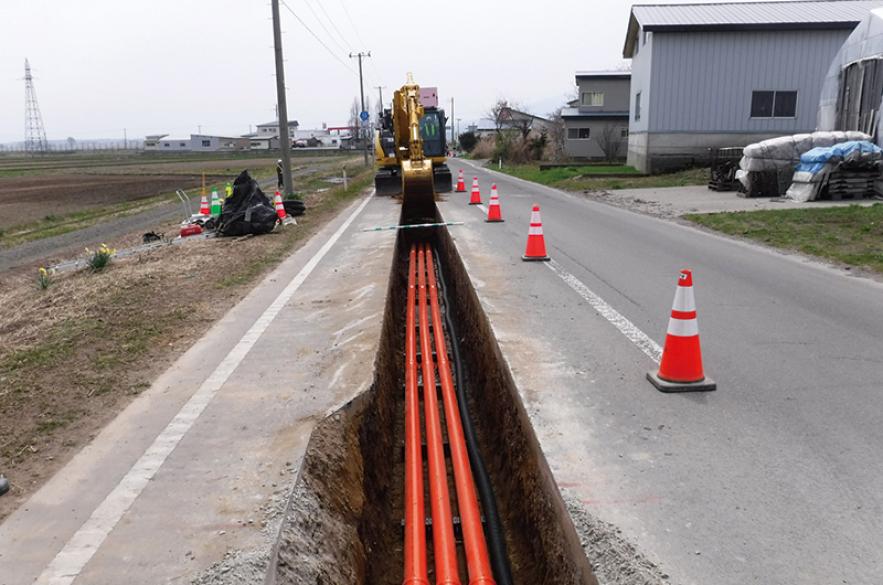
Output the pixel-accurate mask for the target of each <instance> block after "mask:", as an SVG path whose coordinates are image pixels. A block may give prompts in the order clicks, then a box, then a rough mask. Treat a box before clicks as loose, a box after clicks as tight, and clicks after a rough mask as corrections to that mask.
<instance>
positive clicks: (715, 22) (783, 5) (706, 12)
mask: <svg viewBox="0 0 883 585" xmlns="http://www.w3.org/2000/svg"><path fill="white" fill-rule="evenodd" d="M878 6H883V0H788V1H783V0H780V1H778V2H723V3H716V4H709V3H705V4H636V5H635V6H632V13H631V17H630V18H629V28H628V33H627V34H626V41H625V47H624V48H623V55H624V56H626V57H627V58H630V57H631V55H632V51H633V49H634V46H635V42H636V41H637V38H638V31H639V30H640V29H641V28H643V29H644V30H645V31H651V32H652V31H665V32H686V31H694V30H789V29H790V30H807V29H844V28H845V29H852V28H855V27H856V26H857V25H858V23H859V22H861V21H862V20H864V19H865V17H866V16H867V15H868V12H869V11H870V10H871V9H873V8H876V7H878Z"/></svg>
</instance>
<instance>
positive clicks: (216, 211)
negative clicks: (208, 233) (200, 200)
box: [211, 189, 221, 217]
mask: <svg viewBox="0 0 883 585" xmlns="http://www.w3.org/2000/svg"><path fill="white" fill-rule="evenodd" d="M211 215H212V217H218V216H219V215H221V200H220V199H218V192H217V190H214V189H213V190H212V207H211Z"/></svg>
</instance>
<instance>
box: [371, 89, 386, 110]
mask: <svg viewBox="0 0 883 585" xmlns="http://www.w3.org/2000/svg"><path fill="white" fill-rule="evenodd" d="M384 87H386V86H385V85H375V86H374V88H375V89H376V90H377V91H378V92H379V93H380V108H379V109H380V112H381V113H382V112H383V88H384Z"/></svg>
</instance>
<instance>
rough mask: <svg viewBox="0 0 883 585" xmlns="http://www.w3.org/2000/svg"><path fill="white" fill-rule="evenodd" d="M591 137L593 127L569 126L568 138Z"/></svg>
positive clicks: (585, 138)
mask: <svg viewBox="0 0 883 585" xmlns="http://www.w3.org/2000/svg"><path fill="white" fill-rule="evenodd" d="M591 137H592V129H591V128H568V129H567V138H568V140H588V139H589V138H591Z"/></svg>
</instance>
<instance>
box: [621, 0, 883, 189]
mask: <svg viewBox="0 0 883 585" xmlns="http://www.w3.org/2000/svg"><path fill="white" fill-rule="evenodd" d="M878 6H883V0H809V1H788V2H784V1H783V2H764V3H760V2H739V3H735V2H734V3H724V4H683V5H635V6H633V7H632V11H631V17H630V19H629V26H628V33H627V35H626V41H625V46H624V48H623V56H624V57H625V58H627V59H631V60H632V81H631V116H630V120H629V144H628V162H629V164H630V165H632V166H634V167H636V168H638V169H639V170H641V171H644V172H657V171H662V170H666V169H670V168H676V167H680V166H683V165H686V164H690V163H693V162H700V161H702V160H704V159H705V158H706V157H707V156H708V153H709V148H713V147H726V146H745V145H747V144H750V143H752V142H757V141H759V140H764V139H766V138H770V137H774V136H780V135H783V134H795V133H799V132H811V131H813V130H814V129H815V128H816V123H817V115H818V105H819V97H820V95H821V88H822V84H823V81H824V78H825V74H826V72H827V71H828V68H829V67H830V65H831V62H832V60H833V59H834V56H835V55H837V53H838V51H839V50H840V48H841V46H842V45H843V43H844V42H845V41H846V39H847V38H848V37H849V35H850V34H851V32H852V31H853V29H855V27H856V26H857V25H858V24H859V22H861V21H863V20H864V19H865V18H866V17H867V16H868V13H869V11H870V10H871V9H873V8H875V7H878Z"/></svg>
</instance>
